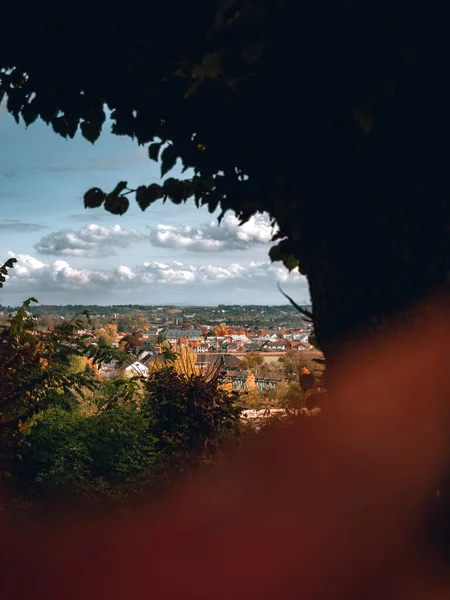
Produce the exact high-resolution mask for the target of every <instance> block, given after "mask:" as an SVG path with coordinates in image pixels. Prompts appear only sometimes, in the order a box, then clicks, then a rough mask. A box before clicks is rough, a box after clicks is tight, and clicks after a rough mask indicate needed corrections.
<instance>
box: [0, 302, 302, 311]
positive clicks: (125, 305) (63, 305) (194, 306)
mask: <svg viewBox="0 0 450 600" xmlns="http://www.w3.org/2000/svg"><path fill="white" fill-rule="evenodd" d="M298 305H299V306H301V307H305V306H311V304H310V303H300V302H299V303H298ZM19 306H22V304H17V305H13V304H2V303H0V307H3V308H17V307H19ZM31 306H32V308H38V307H39V306H42V307H47V306H55V307H61V308H63V307H68V306H102V307H104V308H110V307H112V306H114V307H117V308H121V307H124V308H127V307H136V306H143V307H145V308H159V307H161V308H163V307H164V308H170V307H174V308H181V307H183V308H219V307H220V306H256V307H259V306H261V307H275V306H277V307H282V306H285V307H288V308H294V307H292V305H291V304H289V303H283V304H251V303H248V304H246V303H243V304H232V303H231V302H221V303H220V304H180V303H172V304H169V303H160V304H143V303H142V302H137V303H136V304H114V303H113V304H100V303H97V302H94V303H87V304H84V303H81V302H80V303H75V304H48V303H46V304H44V303H40V302H37V303H33V304H32V305H31ZM294 310H295V308H294Z"/></svg>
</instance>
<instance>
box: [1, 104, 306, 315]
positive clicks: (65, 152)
mask: <svg viewBox="0 0 450 600" xmlns="http://www.w3.org/2000/svg"><path fill="white" fill-rule="evenodd" d="M0 137H1V139H2V144H1V147H0V209H1V210H0V261H1V263H0V264H2V263H3V262H4V261H5V260H7V259H8V258H10V257H15V258H16V259H17V260H18V263H17V265H16V268H15V269H14V270H12V271H11V272H10V273H11V274H10V276H9V278H8V280H7V282H6V284H5V286H4V287H3V288H2V289H0V304H3V305H12V306H15V305H18V304H20V303H21V302H22V301H23V300H25V299H26V298H28V297H30V296H34V297H36V298H37V299H38V300H39V302H41V303H42V304H102V305H108V304H149V305H152V304H153V305H158V304H180V305H182V304H184V305H216V304H286V300H285V298H284V297H283V296H282V294H281V293H280V291H279V290H278V287H277V283H278V282H279V283H280V285H281V287H282V289H283V290H284V291H286V292H287V293H288V294H289V295H291V296H292V297H293V298H294V299H295V300H296V301H297V302H300V303H307V302H308V301H309V294H308V288H307V283H306V280H305V278H304V277H303V276H302V275H300V274H299V273H298V272H291V273H289V272H288V271H287V270H286V269H285V267H284V266H282V265H281V263H272V264H271V263H270V260H269V258H268V251H269V249H270V247H271V242H270V238H271V236H272V233H273V227H272V225H271V223H270V220H269V217H268V215H267V214H259V215H256V216H254V217H252V219H251V220H250V221H249V222H248V223H246V224H245V225H243V226H239V225H238V220H237V219H236V217H235V215H234V213H232V212H228V213H227V214H226V215H225V217H224V219H223V221H222V223H221V225H220V226H219V225H218V222H217V216H218V214H219V212H220V211H217V212H216V213H213V214H210V213H209V212H208V210H207V208H200V209H197V208H196V207H195V204H194V202H193V200H190V201H188V202H187V203H186V204H183V205H181V206H176V205H174V204H172V203H171V202H167V203H165V204H163V202H162V201H159V202H157V203H155V204H153V205H152V206H150V207H149V208H148V209H147V210H146V211H145V212H142V211H141V209H140V208H139V207H138V206H137V205H136V203H135V202H134V200H133V199H132V196H131V197H130V199H131V203H130V204H131V205H130V208H129V210H128V212H127V213H125V215H122V216H115V215H111V214H109V213H107V212H106V211H105V210H104V209H103V208H98V209H88V210H87V209H85V208H84V207H83V199H82V198H83V194H84V192H85V191H86V190H88V189H89V188H91V187H94V186H95V187H100V188H102V189H104V190H105V191H111V190H112V189H113V188H114V187H115V185H116V184H117V183H118V182H119V181H128V185H129V187H132V188H135V187H137V186H138V185H142V184H146V185H148V184H150V183H153V182H160V181H161V179H160V166H159V165H158V164H157V163H155V162H154V161H151V160H149V158H148V155H147V149H146V148H145V147H139V146H138V145H137V143H136V142H133V141H132V140H130V139H129V138H126V137H118V136H114V135H112V134H111V133H110V125H109V124H108V122H106V123H105V126H104V131H103V133H102V135H101V137H100V139H99V140H98V141H97V142H96V143H95V144H94V145H92V144H90V143H89V142H87V141H86V140H84V138H82V137H81V135H80V134H77V135H76V137H75V138H74V139H73V140H65V139H64V138H61V137H60V136H58V135H56V134H55V133H54V132H53V130H52V129H51V128H50V127H48V126H47V125H45V123H43V122H41V121H36V122H35V123H33V124H32V125H30V126H29V127H28V128H26V127H25V125H24V124H23V123H22V122H21V123H20V124H19V125H17V124H16V122H15V121H14V119H13V118H12V116H11V115H10V114H8V113H7V111H6V109H5V107H4V106H0ZM180 174H181V169H180V168H179V165H177V167H175V169H174V170H173V171H172V172H170V173H169V175H168V176H171V177H173V176H175V177H176V176H178V175H180Z"/></svg>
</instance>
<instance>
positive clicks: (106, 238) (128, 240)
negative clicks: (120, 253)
mask: <svg viewBox="0 0 450 600" xmlns="http://www.w3.org/2000/svg"><path fill="white" fill-rule="evenodd" d="M142 239H145V235H144V234H143V233H140V232H139V231H137V230H136V229H122V227H120V225H114V226H113V227H104V226H102V225H95V224H92V225H88V226H86V227H83V228H81V229H80V230H78V231H73V230H70V229H67V230H61V231H55V232H53V233H49V234H48V235H46V236H44V237H43V238H42V239H41V240H40V241H39V242H38V243H37V244H35V246H34V247H35V248H36V250H37V251H38V252H39V254H47V255H50V256H78V257H80V256H81V257H83V258H103V257H106V256H111V255H114V254H115V248H116V247H120V248H125V247H127V246H129V245H130V244H132V243H134V242H138V241H140V240H142Z"/></svg>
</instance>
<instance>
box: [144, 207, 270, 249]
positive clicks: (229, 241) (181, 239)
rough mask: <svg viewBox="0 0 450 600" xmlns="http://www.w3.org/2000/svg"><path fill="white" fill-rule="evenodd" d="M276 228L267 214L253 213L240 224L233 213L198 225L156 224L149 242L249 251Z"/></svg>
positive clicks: (266, 242)
mask: <svg viewBox="0 0 450 600" xmlns="http://www.w3.org/2000/svg"><path fill="white" fill-rule="evenodd" d="M276 231H277V229H276V227H273V226H272V225H271V223H270V218H269V215H268V214H267V213H262V214H256V215H254V216H253V217H251V218H250V219H249V221H247V223H244V224H243V225H239V219H238V218H237V217H235V216H234V215H226V216H225V217H224V219H223V220H222V223H221V224H220V225H219V224H218V223H217V221H211V222H210V223H204V224H202V225H198V226H191V225H179V226H172V225H157V226H156V227H154V228H152V229H151V231H150V241H151V243H152V244H153V245H154V246H159V247H162V248H181V249H184V250H190V251H192V252H218V251H220V250H248V249H249V248H251V247H254V246H259V245H263V244H268V243H269V242H270V241H271V239H272V236H273V235H274V233H275V232H276Z"/></svg>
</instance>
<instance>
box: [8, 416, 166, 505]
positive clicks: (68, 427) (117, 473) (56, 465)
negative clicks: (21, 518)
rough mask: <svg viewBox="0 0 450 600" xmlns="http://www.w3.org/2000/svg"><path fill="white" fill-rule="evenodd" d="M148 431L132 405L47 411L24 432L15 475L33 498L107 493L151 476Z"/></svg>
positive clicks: (152, 454)
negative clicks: (89, 410)
mask: <svg viewBox="0 0 450 600" xmlns="http://www.w3.org/2000/svg"><path fill="white" fill-rule="evenodd" d="M148 429H149V427H148V422H147V420H146V419H145V418H144V417H143V415H142V414H141V413H139V412H138V410H137V408H136V407H133V406H131V407H130V406H120V405H114V406H112V407H108V408H107V409H105V410H102V411H98V412H95V413H94V414H90V415H88V414H83V413H81V412H80V411H74V412H68V411H64V410H62V409H60V408H51V409H49V410H47V411H46V412H42V413H41V414H39V415H37V416H36V417H35V418H34V419H33V420H32V421H31V422H30V423H29V425H28V426H27V428H26V430H25V431H24V436H23V440H22V444H21V449H20V450H21V454H20V455H19V457H18V459H19V460H18V461H17V476H18V478H19V480H20V482H21V483H22V485H23V486H25V488H27V489H28V491H29V493H30V494H31V495H32V496H34V497H47V498H48V497H50V498H52V499H58V498H59V497H68V498H69V497H71V496H76V497H85V498H92V497H93V496H96V495H99V494H100V495H108V494H112V493H113V492H114V488H115V487H116V486H120V485H122V486H125V487H126V486H127V485H131V484H132V482H133V480H134V479H135V478H137V477H138V476H143V475H144V474H145V475H147V476H148V477H151V471H152V466H153V464H154V463H155V460H156V453H155V443H154V439H153V437H152V436H151V435H150V434H149V431H148Z"/></svg>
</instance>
